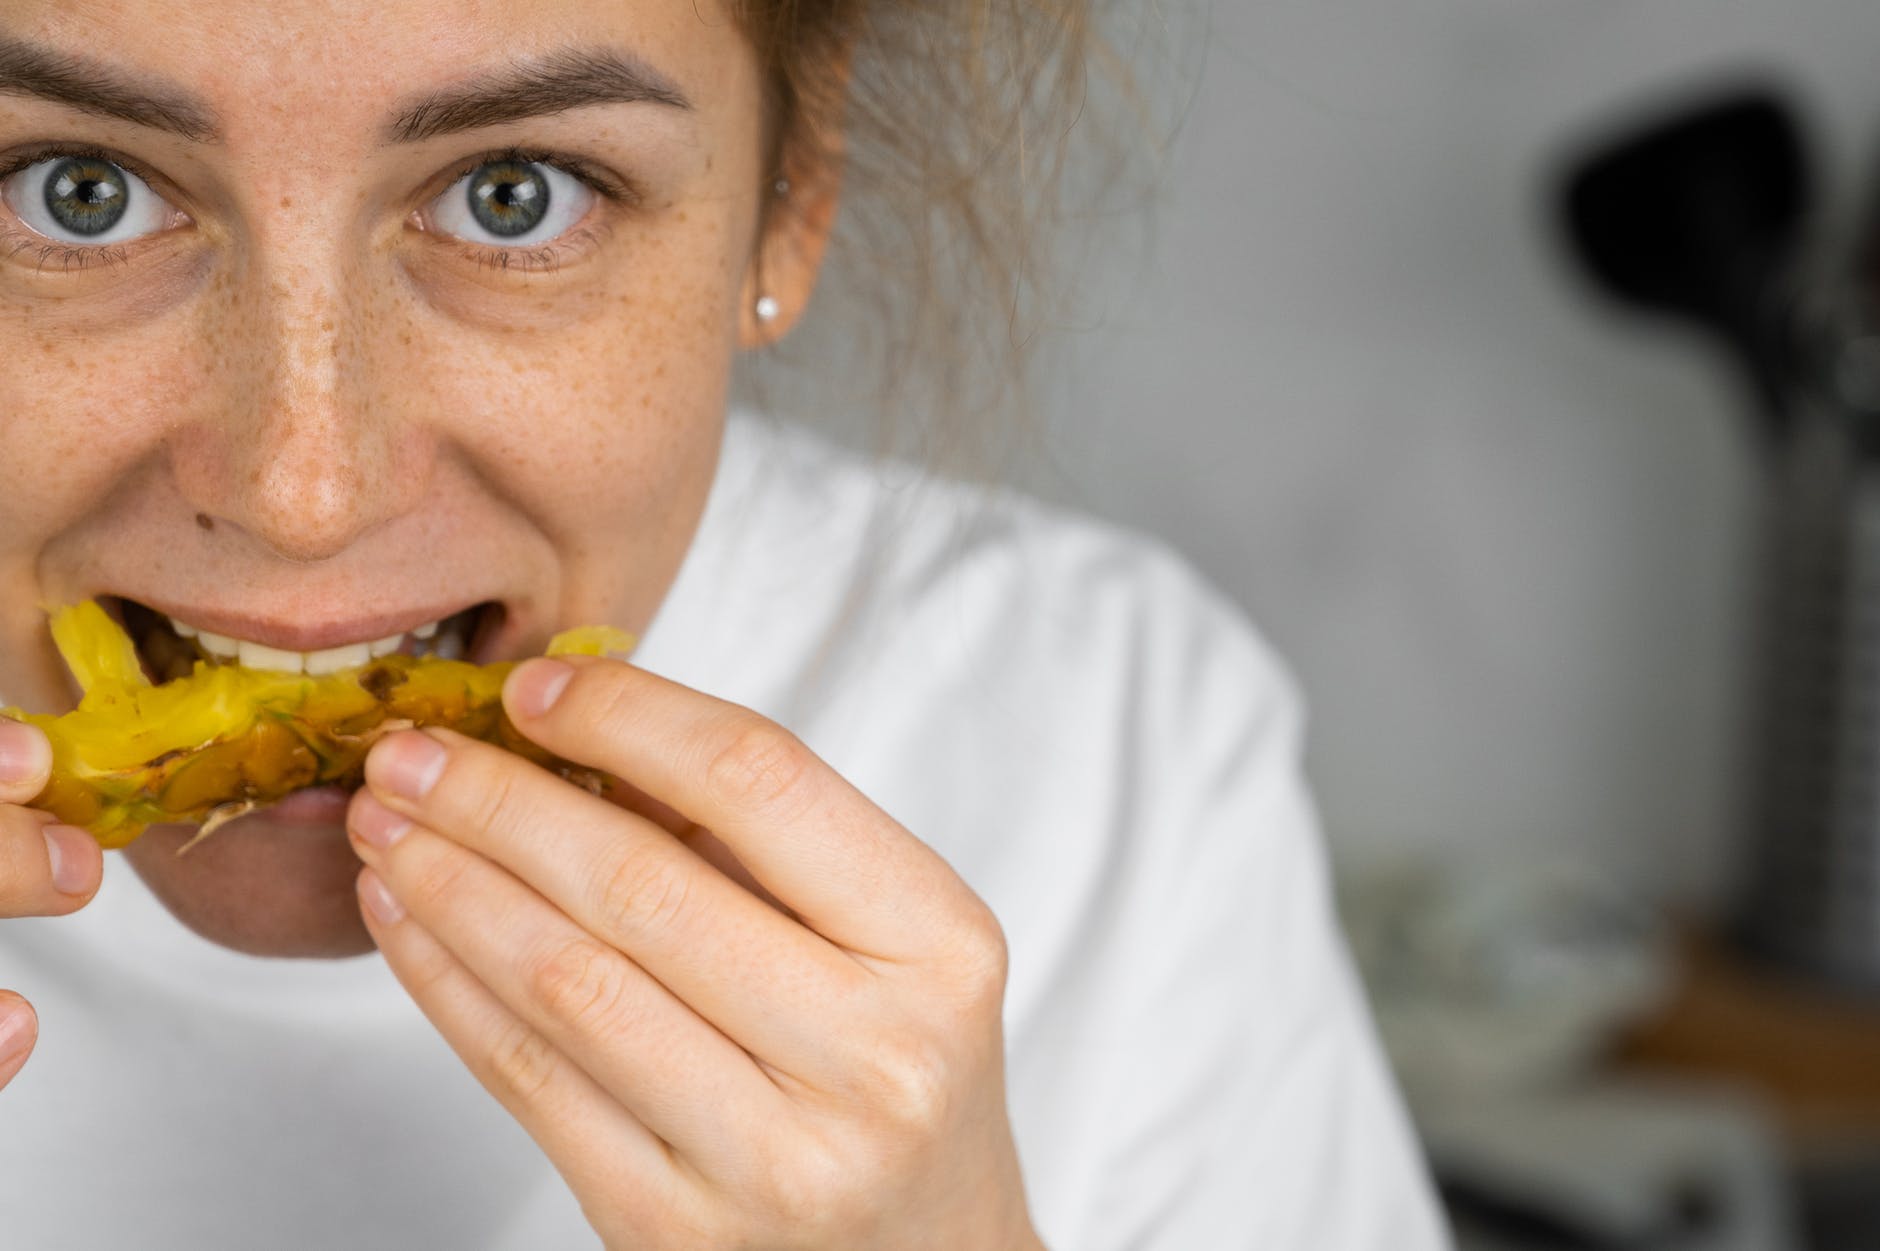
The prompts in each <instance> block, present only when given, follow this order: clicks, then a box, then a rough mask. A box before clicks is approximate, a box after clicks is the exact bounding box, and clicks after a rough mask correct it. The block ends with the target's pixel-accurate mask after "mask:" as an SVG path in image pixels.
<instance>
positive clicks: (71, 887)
mask: <svg viewBox="0 0 1880 1251" xmlns="http://www.w3.org/2000/svg"><path fill="white" fill-rule="evenodd" d="M51 768H52V747H51V745H50V744H49V743H47V742H46V736H45V735H44V734H42V733H40V732H39V730H37V729H36V728H34V727H33V726H30V725H25V724H22V723H21V722H18V721H11V720H8V719H7V718H4V717H0V917H56V916H63V915H65V914H66V913H68V912H76V911H77V910H78V909H80V908H82V907H84V906H85V905H86V904H87V903H89V902H90V900H91V897H92V896H93V895H94V894H96V893H97V890H98V883H99V881H100V880H101V879H102V877H103V874H104V853H103V852H102V851H100V850H99V849H98V844H97V842H96V840H94V839H93V838H92V836H91V835H90V834H87V833H86V832H85V831H84V830H81V829H77V828H75V827H73V826H69V825H60V824H58V822H57V821H55V820H54V819H53V817H52V816H51V815H49V814H48V813H44V812H40V811H39V810H38V809H36V808H28V807H26V806H25V805H26V804H28V803H31V802H32V800H33V797H34V796H36V795H38V794H39V792H40V791H41V790H43V789H44V788H45V785H46V776H47V774H48V773H49V772H50V770H51ZM38 1037H39V1018H38V1017H37V1016H35V1015H34V1014H33V1007H32V1005H31V1004H29V1003H27V1002H26V1000H24V999H23V998H21V997H20V996H19V995H16V994H14V993H13V992H12V991H10V990H4V989H0V1087H5V1086H6V1084H7V1083H8V1082H10V1081H12V1080H13V1075H14V1074H15V1073H17V1072H19V1071H20V1066H21V1065H23V1064H25V1063H26V1057H27V1056H28V1055H30V1054H32V1050H33V1043H34V1042H35V1041H36V1040H37V1039H38Z"/></svg>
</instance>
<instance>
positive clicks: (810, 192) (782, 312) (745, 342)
mask: <svg viewBox="0 0 1880 1251" xmlns="http://www.w3.org/2000/svg"><path fill="white" fill-rule="evenodd" d="M841 191H842V161H841V157H840V154H839V153H837V152H833V151H831V152H825V153H820V154H818V156H817V157H816V158H815V160H814V162H813V163H812V162H809V161H797V162H792V163H791V168H790V173H789V174H788V175H786V176H784V177H780V178H778V179H777V180H776V182H774V183H773V184H771V185H769V186H766V187H765V188H764V189H763V195H764V198H765V200H766V203H765V205H764V212H763V216H762V219H761V221H760V224H759V237H758V241H757V247H756V248H755V249H754V250H753V252H752V255H751V263H750V266H749V267H748V268H747V269H746V270H745V274H744V289H743V293H742V295H741V296H740V310H739V314H738V346H739V347H742V348H744V349H746V350H747V351H748V350H752V349H756V348H761V347H768V346H769V345H770V344H772V343H775V342H777V341H778V340H779V339H781V338H783V336H784V335H786V334H788V333H790V327H792V326H794V325H795V324H796V319H797V318H798V317H800V316H802V313H803V310H804V308H805V307H807V306H808V304H809V298H810V295H811V293H812V292H814V291H815V289H816V275H817V274H818V273H819V272H820V271H821V269H822V262H823V253H824V252H825V251H826V250H827V249H828V246H829V232H830V231H831V230H833V229H834V228H835V223H836V208H837V206H838V204H839V203H840V201H841Z"/></svg>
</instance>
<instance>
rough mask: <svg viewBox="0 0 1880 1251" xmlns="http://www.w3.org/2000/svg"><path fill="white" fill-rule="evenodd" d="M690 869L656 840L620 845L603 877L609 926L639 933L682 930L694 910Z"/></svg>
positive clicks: (601, 902)
mask: <svg viewBox="0 0 1880 1251" xmlns="http://www.w3.org/2000/svg"><path fill="white" fill-rule="evenodd" d="M687 868H688V866H687V865H686V864H684V863H683V862H682V861H681V860H680V859H679V858H678V857H676V856H673V855H671V854H670V852H669V849H667V848H664V847H661V846H659V845H658V844H656V843H651V842H648V843H644V844H641V845H639V846H635V847H623V848H620V849H619V850H617V851H616V852H615V853H614V860H613V863H612V865H611V866H609V867H608V869H607V870H606V872H605V873H604V874H602V876H601V878H600V884H599V888H598V889H599V895H600V898H599V905H600V909H601V915H602V916H603V917H605V918H606V919H607V923H608V924H609V925H617V926H620V927H621V928H623V929H625V930H628V931H630V932H633V933H636V934H662V933H671V932H674V931H677V930H679V929H681V928H682V927H683V925H684V923H685V918H686V917H687V915H688V914H689V913H690V911H691V895H692V876H691V874H690V873H689V872H688V871H687Z"/></svg>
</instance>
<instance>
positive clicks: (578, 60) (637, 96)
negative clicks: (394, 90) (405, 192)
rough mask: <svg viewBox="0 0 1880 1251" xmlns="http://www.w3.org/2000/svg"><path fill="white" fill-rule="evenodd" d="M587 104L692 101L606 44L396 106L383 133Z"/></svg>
mask: <svg viewBox="0 0 1880 1251" xmlns="http://www.w3.org/2000/svg"><path fill="white" fill-rule="evenodd" d="M593 104H659V105H664V106H666V107H668V108H674V109H690V108H691V107H692V104H691V102H690V101H689V100H687V99H686V98H685V96H684V95H683V94H681V93H680V91H679V88H678V87H677V86H676V85H674V84H673V82H672V81H671V80H670V79H668V78H667V77H666V76H665V75H663V74H661V73H660V72H659V71H658V70H656V69H654V68H653V67H652V66H650V65H648V64H646V62H644V61H642V60H640V59H639V58H638V57H635V56H631V55H629V54H627V53H625V52H620V51H617V50H615V49H611V48H604V49H578V50H566V51H562V52H556V53H553V54H551V55H549V56H546V57H542V58H539V59H535V60H524V61H519V62H517V63H516V64H514V65H512V66H509V67H508V68H506V69H503V70H499V71H496V72H494V73H491V74H487V75H484V76H483V77H480V78H477V79H473V80H472V81H470V82H468V83H464V84H462V85H459V86H455V87H446V88H444V89H443V90H441V91H436V92H433V93H431V94H430V95H428V96H426V97H424V98H423V99H421V100H419V101H418V102H417V103H416V104H413V105H412V106H411V107H409V108H407V109H405V110H404V111H402V112H401V113H399V115H398V116H397V117H396V118H395V119H393V121H392V124H391V126H390V128H389V130H388V133H389V135H390V137H391V138H392V139H393V141H395V142H398V143H413V142H416V141H417V140H420V139H434V138H436V137H437V136H439V135H448V134H455V133H456V132H458V131H461V130H477V129H480V128H482V127H484V126H495V125H499V124H501V123H503V122H514V121H520V120H522V119H524V118H530V117H545V116H548V115H549V114H552V113H565V112H567V111H568V110H569V109H578V108H585V107H587V106H589V105H593Z"/></svg>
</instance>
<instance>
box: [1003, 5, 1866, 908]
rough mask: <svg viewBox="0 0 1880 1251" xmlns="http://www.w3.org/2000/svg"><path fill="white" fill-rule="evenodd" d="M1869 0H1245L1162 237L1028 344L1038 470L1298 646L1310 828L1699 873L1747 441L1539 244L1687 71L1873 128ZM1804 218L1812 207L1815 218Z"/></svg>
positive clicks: (1734, 680) (1399, 842) (1841, 148)
mask: <svg viewBox="0 0 1880 1251" xmlns="http://www.w3.org/2000/svg"><path fill="white" fill-rule="evenodd" d="M1876 52H1880V6H1877V5H1875V4H1874V3H1873V0H1756V2H1754V3H1746V2H1731V0H1654V2H1652V3H1618V2H1601V3H1592V2H1586V0H1582V2H1579V3H1551V4H1542V3H1518V2H1515V0H1362V2H1360V0H1237V2H1232V3H1222V4H1220V5H1218V6H1216V7H1215V8H1214V10H1213V17H1212V31H1211V35H1210V36H1209V38H1208V40H1207V51H1206V63H1205V66H1204V67H1203V75H1202V78H1201V84H1200V88H1199V93H1198V95H1197V97H1196V98H1195V100H1194V102H1193V106H1192V109H1191V111H1190V113H1189V116H1188V118H1187V121H1186V125H1185V127H1184V129H1183V131H1182V132H1181V134H1180V137H1179V139H1178V140H1177V143H1176V146H1175V149H1174V152H1173V153H1172V159H1171V168H1170V181H1169V185H1168V190H1167V193H1166V199H1165V201H1164V202H1163V204H1162V206H1161V208H1160V210H1159V220H1158V222H1157V225H1156V242H1155V244H1154V247H1155V252H1154V254H1153V256H1152V257H1151V259H1150V261H1149V262H1148V263H1146V264H1142V265H1140V266H1135V267H1125V271H1124V272H1122V273H1119V275H1117V276H1116V278H1115V279H1114V280H1113V281H1111V283H1110V285H1109V286H1108V288H1107V289H1106V294H1105V297H1104V299H1103V300H1102V301H1101V306H1102V308H1103V321H1102V323H1101V325H1100V326H1099V327H1098V328H1096V329H1093V330H1090V331H1088V332H1084V333H1081V334H1078V335H1076V336H1074V337H1073V339H1072V341H1071V342H1070V343H1069V345H1068V347H1067V349H1066V353H1065V357H1064V359H1062V360H1060V361H1058V362H1056V368H1055V369H1054V371H1053V373H1052V374H1051V377H1050V382H1049V389H1048V391H1047V395H1048V405H1049V408H1050V411H1051V421H1052V425H1051V434H1052V440H1051V455H1052V459H1053V461H1054V463H1051V464H1045V465H1040V466H1036V467H1034V471H1033V472H1032V476H1031V478H1030V484H1031V485H1032V487H1033V488H1034V489H1037V490H1040V491H1042V492H1044V493H1046V494H1048V495H1051V496H1053V497H1055V498H1058V499H1061V500H1066V501H1070V502H1073V503H1075V504H1077V505H1078V506H1080V507H1082V508H1085V509H1088V510H1091V511H1095V512H1099V513H1103V514H1106V515H1109V516H1113V517H1117V518H1120V519H1122V520H1124V521H1127V522H1129V523H1131V524H1133V525H1136V526H1139V527H1142V528H1144V529H1147V530H1150V531H1153V532H1155V533H1157V534H1160V535H1163V536H1165V537H1167V538H1168V539H1169V540H1171V541H1172V542H1173V543H1175V544H1176V545H1177V546H1178V547H1180V548H1181V549H1182V550H1183V551H1185V552H1186V553H1188V554H1189V556H1190V557H1191V558H1192V559H1193V560H1195V561H1196V562H1197V563H1198V564H1199V565H1200V566H1201V567H1202V568H1203V569H1204V570H1206V571H1207V573H1208V574H1209V575H1210V576H1211V577H1212V578H1214V579H1215V580H1216V581H1217V582H1219V583H1220V584H1222V585H1223V586H1225V587H1227V588H1228V589H1229V590H1230V591H1231V592H1232V593H1233V594H1234V595H1235V596H1236V597H1237V598H1238V599H1239V600H1240V601H1241V603H1243V604H1244V605H1246V606H1247V608H1248V610H1249V611H1250V612H1251V614H1252V615H1253V616H1254V618H1255V620H1256V621H1257V623H1258V624H1259V625H1260V626H1261V627H1262V628H1263V629H1264V630H1265V631H1266V632H1267V633H1268V634H1269V636H1270V637H1272V638H1273V639H1274V640H1275V641H1276V642H1277V644H1278V645H1279V647H1280V649H1281V651H1282V652H1283V653H1284V654H1285V655H1286V656H1287V657H1288V659H1289V660H1290V661H1291V663H1292V664H1293V666H1294V667H1295V668H1296V670H1297V671H1298V673H1299V674H1300V676H1301V677H1302V679H1303V682H1304V686H1305V689H1306V691H1307V693H1308V696H1309V698H1310V701H1311V705H1312V710H1313V721H1312V733H1311V739H1310V757H1309V763H1310V768H1311V771H1312V774H1313V776H1314V780H1315V782H1316V784H1317V788H1318V793H1319V797H1320V801H1321V804H1322V806H1323V810H1324V813H1325V818H1326V825H1327V829H1328V833H1329V836H1330V839H1331V841H1332V843H1333V846H1334V849H1335V850H1336V851H1337V852H1339V853H1340V854H1341V855H1347V856H1349V855H1352V854H1356V853H1361V852H1364V851H1368V850H1375V849H1402V848H1405V847H1410V848H1426V847H1429V846H1431V845H1447V846H1450V847H1459V848H1464V849H1471V850H1474V849H1483V850H1489V849H1493V850H1495V851H1497V852H1503V853H1507V854H1510V855H1514V856H1522V857H1525V856H1529V855H1532V854H1535V853H1545V854H1550V855H1557V856H1560V857H1565V858H1572V859H1580V858H1586V859H1588V860H1590V861H1594V862H1597V863H1598V864H1601V865H1603V866H1608V867H1610V868H1611V869H1613V870H1615V871H1616V872H1617V873H1618V874H1619V875H1620V876H1622V877H1624V878H1626V879H1627V880H1630V881H1632V882H1635V883H1636V884H1638V885H1639V886H1641V887H1643V888H1645V889H1646V890H1647V891H1649V892H1651V893H1654V894H1662V895H1665V896H1668V897H1671V898H1678V899H1692V898H1695V899H1706V898H1714V897H1715V896H1716V895H1717V894H1718V893H1719V892H1720V891H1722V890H1723V889H1724V887H1725V880H1726V875H1727V872H1728V868H1727V866H1728V862H1729V859H1730V856H1729V854H1728V852H1729V849H1730V846H1731V844H1732V842H1733V840H1734V837H1735V831H1736V829H1737V822H1736V812H1735V808H1736V796H1737V794H1738V793H1739V788H1738V782H1737V777H1736V775H1737V773H1738V770H1737V768H1736V762H1737V760H1738V759H1739V757H1740V755H1741V750H1740V746H1739V740H1740V737H1741V710H1742V708H1743V706H1744V703H1745V701H1744V698H1743V694H1744V693H1743V679H1742V662H1743V660H1744V658H1745V650H1746V648H1747V647H1748V645H1749V637H1748V632H1747V629H1746V625H1747V620H1748V616H1747V608H1748V605H1749V601H1750V597H1751V596H1752V594H1753V583H1752V580H1751V578H1752V574H1753V559H1754V558H1753V548H1752V544H1753V542H1754V539H1755V529H1754V525H1755V513H1754V508H1755V506H1756V500H1755V492H1756V491H1757V490H1758V489H1759V485H1760V477H1759V473H1760V464H1759V456H1758V453H1757V451H1756V449H1755V447H1754V444H1753V441H1752V440H1751V439H1750V438H1749V433H1748V432H1749V427H1748V424H1747V398H1746V396H1745V395H1744V394H1743V393H1742V392H1741V390H1740V389H1739V386H1738V383H1737V380H1736V378H1735V376H1734V375H1733V374H1732V373H1731V372H1729V369H1728V367H1727V366H1726V364H1725V363H1724V361H1723V360H1722V358H1721V357H1720V356H1719V355H1718V354H1716V353H1715V352H1714V351H1713V350H1712V349H1711V348H1710V346H1709V345H1708V344H1707V343H1705V342H1703V341H1700V340H1698V339H1697V338H1696V337H1695V336H1694V335H1691V334H1689V333H1686V332H1683V331H1681V330H1679V329H1677V328H1675V327H1671V326H1668V325H1663V324H1660V323H1655V322H1647V321H1642V320H1638V319H1633V318H1629V317H1625V316H1621V315H1618V314H1615V313H1614V311H1613V310H1612V309H1611V308H1610V306H1608V305H1606V304H1604V303H1603V302H1602V301H1600V300H1599V299H1598V298H1596V297H1595V296H1594V295H1592V294H1591V293H1589V291H1588V290H1587V288H1586V287H1585V286H1584V285H1583V284H1582V283H1580V282H1579V281H1578V280H1577V279H1576V278H1575V276H1574V275H1573V274H1572V273H1571V272H1570V270H1569V267H1568V265H1567V264H1566V262H1565V261H1564V260H1563V259H1562V253H1561V249H1560V247H1559V244H1558V240H1557V235H1556V232H1555V230H1554V224H1553V219H1552V216H1551V213H1550V205H1551V201H1550V199H1549V196H1550V192H1551V189H1552V185H1553V180H1554V177H1555V174H1556V171H1557V170H1558V168H1559V165H1560V162H1561V161H1562V160H1563V159H1564V152H1565V151H1566V150H1568V149H1571V148H1573V147H1574V146H1575V145H1578V144H1580V143H1582V142H1583V141H1584V140H1585V139H1586V137H1587V136H1588V135H1590V134H1593V133H1598V132H1600V131H1602V130H1604V129H1605V128H1607V127H1609V126H1611V125H1612V124H1613V123H1615V122H1616V121H1619V120H1622V119H1625V118H1627V117H1628V116H1630V115H1631V114H1633V113H1634V112H1635V111H1637V110H1640V109H1643V108H1649V107H1651V106H1653V105H1655V104H1658V103H1659V102H1661V101H1664V100H1666V99H1667V98H1675V97H1677V96H1679V95H1680V94H1681V93H1684V92H1688V91H1690V90H1693V89H1698V88H1702V87H1704V86H1706V85H1709V84H1713V83H1718V82H1728V81H1733V80H1741V79H1743V78H1747V77H1758V78H1760V77H1768V76H1774V77H1776V78H1777V79H1779V80H1781V81H1783V82H1785V83H1787V84H1788V85H1790V86H1791V87H1792V88H1793V90H1794V91H1795V92H1797V93H1798V95H1799V96H1800V98H1801V101H1802V103H1803V104H1804V106H1805V107H1806V108H1807V110H1808V111H1809V113H1810V115H1811V116H1810V121H1811V122H1812V124H1813V126H1814V129H1815V131H1816V134H1815V138H1816V140H1817V148H1818V152H1817V155H1818V158H1819V164H1820V166H1821V173H1822V175H1823V180H1824V182H1825V183H1826V184H1827V186H1826V192H1827V195H1828V197H1829V199H1830V201H1831V203H1830V206H1829V207H1830V213H1829V216H1830V217H1832V216H1833V215H1834V213H1836V212H1842V211H1844V210H1845V209H1846V208H1848V207H1849V206H1851V205H1852V204H1854V203H1856V202H1859V201H1861V200H1863V199H1864V195H1865V191H1866V186H1865V170H1866V166H1867V163H1868V158H1869V157H1871V156H1874V155H1880V74H1876V73H1875V71H1874V65H1875V55H1876ZM1823 229H1824V233H1830V234H1831V233H1832V229H1833V227H1832V224H1831V223H1827V224H1824V228H1823Z"/></svg>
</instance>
